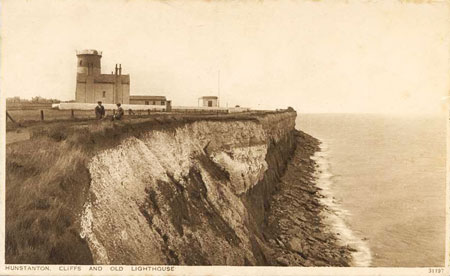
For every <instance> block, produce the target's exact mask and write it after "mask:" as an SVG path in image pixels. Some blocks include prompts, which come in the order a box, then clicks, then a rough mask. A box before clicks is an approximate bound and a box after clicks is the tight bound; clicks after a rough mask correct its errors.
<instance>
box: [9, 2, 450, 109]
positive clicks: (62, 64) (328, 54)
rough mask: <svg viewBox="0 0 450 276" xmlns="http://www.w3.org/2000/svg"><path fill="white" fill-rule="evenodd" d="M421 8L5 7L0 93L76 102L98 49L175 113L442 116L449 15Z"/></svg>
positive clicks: (107, 68)
mask: <svg viewBox="0 0 450 276" xmlns="http://www.w3.org/2000/svg"><path fill="white" fill-rule="evenodd" d="M416 2H417V1H416ZM416 2H404V1H350V0H348V1H326V0H324V1H300V0H297V1H296V0H289V1H288V0H286V1H285V0H279V1H252V0H243V1H233V0H231V1H214V0H210V1H200V0H198V1H197V0H187V1H156V0H153V1H151V0H128V1H126V0H108V1H107V0H96V1H85V0H76V1H72V0H33V1H25V0H3V1H2V4H1V12H2V14H1V35H2V45H1V47H2V48H1V93H2V94H4V95H6V96H7V97H12V96H20V97H22V98H31V97H33V96H42V97H46V98H58V99H61V100H73V99H74V98H75V78H76V55H75V53H76V50H80V49H96V50H99V51H102V52H103V57H102V72H103V73H110V72H111V71H112V70H113V69H114V65H115V64H116V63H121V64H122V68H123V69H122V72H123V73H124V74H130V76H131V89H130V93H131V95H164V96H166V97H167V98H168V99H171V100H172V104H173V105H176V106H180V105H183V106H184V105H197V99H198V97H201V96H205V95H218V93H219V92H218V91H219V90H220V102H221V105H222V106H227V105H228V106H235V105H240V106H247V107H252V108H261V109H267V108H269V109H275V108H286V107H287V106H292V107H294V108H295V109H296V110H298V111H300V112H364V113H400V114H411V113H442V112H444V111H445V108H446V105H445V100H442V98H443V97H445V96H447V95H448V92H449V88H450V80H449V73H450V70H449V69H450V66H449V60H450V57H449V49H450V47H449V34H450V30H449V29H450V24H449V23H450V22H449V11H450V8H449V4H448V1H447V2H445V1H435V2H431V3H429V2H427V3H416ZM419 2H420V1H419ZM219 72H220V73H219ZM219 74H220V80H219Z"/></svg>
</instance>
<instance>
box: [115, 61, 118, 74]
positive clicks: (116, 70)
mask: <svg viewBox="0 0 450 276" xmlns="http://www.w3.org/2000/svg"><path fill="white" fill-rule="evenodd" d="M117 70H118V68H117V63H116V71H115V74H116V75H117Z"/></svg>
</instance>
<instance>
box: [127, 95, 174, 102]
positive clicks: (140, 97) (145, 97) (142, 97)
mask: <svg viewBox="0 0 450 276" xmlns="http://www.w3.org/2000/svg"><path fill="white" fill-rule="evenodd" d="M130 100H152V101H155V100H157V101H159V100H162V101H165V100H166V96H151V95H130Z"/></svg>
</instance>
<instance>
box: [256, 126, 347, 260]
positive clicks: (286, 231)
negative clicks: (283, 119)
mask: <svg viewBox="0 0 450 276" xmlns="http://www.w3.org/2000/svg"><path fill="white" fill-rule="evenodd" d="M296 141H297V148H296V150H295V152H294V155H293V157H292V159H291V161H290V162H289V164H288V166H287V169H286V172H285V174H284V175H283V176H282V178H281V180H280V183H279V186H278V191H277V192H276V193H275V194H274V195H273V197H272V199H271V201H270V206H271V207H270V211H269V214H268V217H267V221H268V225H267V227H266V228H265V231H264V236H265V237H266V239H267V241H268V243H269V244H270V248H271V249H272V253H271V258H270V259H271V260H272V261H271V262H270V264H271V265H283V266H349V265H350V263H351V257H350V253H351V252H350V251H351V250H353V249H352V248H348V247H344V246H340V245H339V244H338V242H337V239H336V236H335V234H334V233H332V232H331V230H330V226H329V225H326V224H324V222H323V221H322V218H323V215H324V214H323V210H324V208H326V207H325V206H322V205H321V204H320V203H319V197H321V194H320V188H318V187H316V186H315V184H314V181H315V179H314V176H313V173H314V169H315V162H314V161H313V160H311V159H310V157H311V156H312V155H313V154H314V152H316V151H317V150H319V148H318V144H319V142H318V141H317V140H316V139H315V138H313V137H311V136H309V135H307V134H305V133H303V132H297V133H296Z"/></svg>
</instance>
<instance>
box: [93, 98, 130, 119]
mask: <svg viewBox="0 0 450 276" xmlns="http://www.w3.org/2000/svg"><path fill="white" fill-rule="evenodd" d="M116 105H117V114H113V116H112V118H111V120H112V121H114V120H121V119H122V118H123V115H124V114H125V112H124V111H123V108H122V107H121V104H120V103H117V104H116ZM105 114H106V112H105V107H104V106H103V105H102V102H101V101H98V102H97V106H96V107H95V117H96V118H97V120H102V119H103V118H105Z"/></svg>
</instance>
